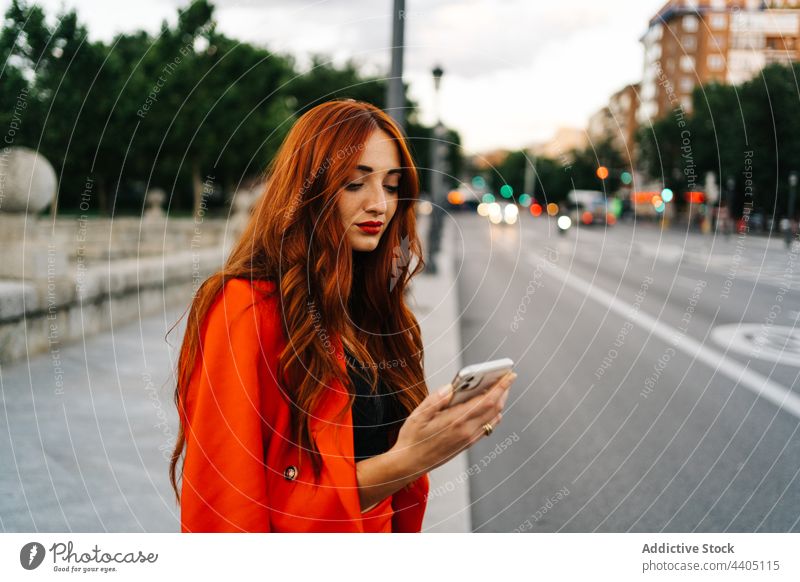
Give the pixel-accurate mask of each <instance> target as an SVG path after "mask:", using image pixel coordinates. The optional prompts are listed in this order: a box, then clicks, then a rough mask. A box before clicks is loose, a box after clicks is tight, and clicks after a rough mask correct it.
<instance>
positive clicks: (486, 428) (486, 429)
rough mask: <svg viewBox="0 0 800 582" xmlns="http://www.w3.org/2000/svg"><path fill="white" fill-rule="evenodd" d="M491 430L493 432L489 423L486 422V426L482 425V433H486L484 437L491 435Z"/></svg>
mask: <svg viewBox="0 0 800 582" xmlns="http://www.w3.org/2000/svg"><path fill="white" fill-rule="evenodd" d="M493 430H494V427H493V426H492V423H491V422H487V423H486V424H484V425H483V432H485V433H486V436H489V435H490V434H492V431H493Z"/></svg>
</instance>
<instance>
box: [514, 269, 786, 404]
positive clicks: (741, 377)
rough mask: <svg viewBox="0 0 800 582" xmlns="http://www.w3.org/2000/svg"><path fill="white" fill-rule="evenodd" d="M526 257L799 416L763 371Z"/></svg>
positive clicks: (623, 315)
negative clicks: (677, 338)
mask: <svg viewBox="0 0 800 582" xmlns="http://www.w3.org/2000/svg"><path fill="white" fill-rule="evenodd" d="M529 261H530V262H531V263H533V264H534V266H541V267H542V268H543V269H544V270H545V271H549V272H551V273H553V274H554V275H555V276H556V277H558V278H559V279H560V280H561V282H562V283H564V284H565V285H567V286H568V287H571V288H572V289H574V290H576V291H578V292H580V293H584V294H586V295H587V296H589V297H591V298H592V299H594V300H595V301H597V302H598V303H600V304H602V305H605V306H606V307H607V308H608V309H609V310H611V311H613V312H615V313H617V314H618V315H620V316H622V317H623V318H625V319H627V320H628V321H630V322H631V323H634V324H637V325H639V326H640V327H641V328H642V329H644V330H645V331H649V332H650V333H651V334H652V335H654V336H656V337H658V338H660V339H662V340H664V341H665V342H666V343H668V344H669V345H671V346H673V347H674V348H675V349H677V350H681V351H683V352H685V353H686V354H687V355H689V356H692V357H693V358H695V359H697V360H699V361H700V362H702V363H704V364H706V365H708V366H711V367H712V368H713V369H715V370H716V372H718V373H720V374H723V375H725V376H727V377H728V378H730V379H731V380H733V381H734V383H738V384H740V385H742V386H744V387H745V388H747V389H748V390H750V391H751V392H753V393H754V394H755V395H756V396H760V397H761V398H764V399H765V400H768V401H769V402H771V403H772V404H774V405H776V406H777V407H778V408H780V409H781V410H784V411H786V412H788V413H789V414H791V415H793V416H794V417H795V418H798V419H800V396H798V395H797V394H795V393H793V392H792V391H791V390H790V389H788V388H786V387H784V386H781V385H780V384H778V383H777V382H773V381H772V380H770V379H769V378H768V377H766V376H764V375H763V374H760V373H758V372H756V371H754V370H751V369H750V368H749V367H748V366H745V365H743V364H741V363H740V362H738V361H737V360H734V359H732V358H729V357H727V356H725V354H722V353H720V352H719V351H717V350H715V349H712V348H709V347H707V346H705V345H703V344H702V343H700V342H698V341H697V340H695V339H694V338H692V337H690V336H689V335H687V334H682V333H681V332H680V330H678V329H677V328H674V327H672V326H671V325H668V324H666V323H663V322H661V321H659V320H657V319H656V318H655V317H652V316H650V315H647V314H646V313H644V312H643V311H642V310H640V309H638V310H637V309H634V308H633V306H631V305H628V304H626V303H624V302H622V301H620V300H619V299H617V298H616V297H615V296H614V295H612V294H611V293H609V292H607V291H605V290H603V289H601V288H600V287H598V286H597V285H592V284H591V283H590V282H588V281H586V280H584V279H582V278H581V277H578V276H577V275H575V274H573V273H571V272H569V271H567V270H565V269H562V268H561V267H557V266H556V265H554V264H553V263H552V262H550V261H546V260H544V259H540V258H539V257H537V256H535V255H531V256H529ZM676 337H680V338H681V339H680V341H679V342H673V340H674V339H675V338H676Z"/></svg>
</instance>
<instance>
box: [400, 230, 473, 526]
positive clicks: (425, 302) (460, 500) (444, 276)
mask: <svg viewBox="0 0 800 582" xmlns="http://www.w3.org/2000/svg"><path fill="white" fill-rule="evenodd" d="M426 227H427V221H423V222H422V224H421V225H420V231H421V234H422V235H423V244H424V243H425V242H426V241H427V232H426V231H427V228H426ZM454 228H455V227H454V224H453V222H452V221H445V225H444V232H443V234H442V245H441V251H440V253H439V255H438V256H437V260H436V266H437V273H436V275H429V274H422V275H418V276H417V277H416V278H415V279H414V280H413V281H412V289H411V295H412V299H413V301H412V302H411V304H410V307H411V308H412V309H413V311H414V314H415V315H416V316H417V319H418V320H419V323H420V327H421V328H422V339H423V342H424V344H425V370H426V375H427V381H428V388H429V389H430V390H432V391H433V390H436V389H437V388H438V387H440V386H443V385H444V384H447V383H448V382H450V381H451V380H452V379H453V377H454V376H455V375H456V372H458V370H459V369H460V368H461V365H462V363H461V331H460V326H459V322H458V309H459V302H458V288H457V286H456V281H455V274H454V268H455V264H454V259H455V257H454V253H453V244H454V243H453V234H454V230H453V229H454ZM466 470H467V452H466V451H464V452H463V453H461V454H460V455H458V456H457V457H455V458H454V459H452V460H451V461H449V462H448V463H446V464H444V465H442V466H441V467H438V468H436V469H434V470H433V471H431V472H430V474H429V476H430V481H431V489H430V493H429V500H428V507H427V510H426V512H425V519H424V521H423V523H422V531H424V532H470V531H472V527H471V515H470V509H469V504H470V496H469V483H468V479H467V473H466Z"/></svg>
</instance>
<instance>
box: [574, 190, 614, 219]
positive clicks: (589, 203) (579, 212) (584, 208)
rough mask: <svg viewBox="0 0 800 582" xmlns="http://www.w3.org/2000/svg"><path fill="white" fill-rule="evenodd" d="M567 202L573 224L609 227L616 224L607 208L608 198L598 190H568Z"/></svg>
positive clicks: (612, 214)
mask: <svg viewBox="0 0 800 582" xmlns="http://www.w3.org/2000/svg"><path fill="white" fill-rule="evenodd" d="M567 200H568V202H569V208H570V216H571V218H572V221H573V222H574V223H575V224H583V225H586V226H589V225H592V224H602V225H603V226H607V225H608V226H610V225H613V224H615V223H616V222H617V218H616V216H615V215H614V213H613V212H611V210H610V208H609V205H608V198H606V195H605V193H603V192H600V191H599V190H570V192H569V194H567Z"/></svg>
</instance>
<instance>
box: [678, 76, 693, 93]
mask: <svg viewBox="0 0 800 582" xmlns="http://www.w3.org/2000/svg"><path fill="white" fill-rule="evenodd" d="M692 89H694V81H693V80H692V78H691V77H681V92H683V93H691V92H692Z"/></svg>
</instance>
